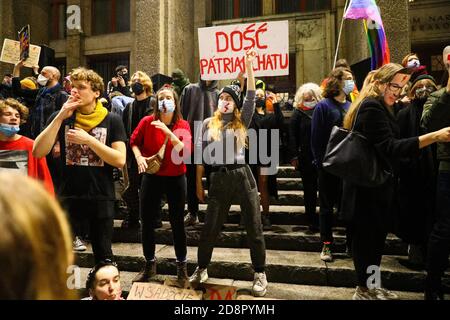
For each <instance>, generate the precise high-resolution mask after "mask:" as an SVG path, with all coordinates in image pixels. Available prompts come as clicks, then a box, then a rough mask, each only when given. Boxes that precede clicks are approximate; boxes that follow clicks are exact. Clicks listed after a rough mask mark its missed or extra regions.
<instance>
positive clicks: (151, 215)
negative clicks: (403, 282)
mask: <svg viewBox="0 0 450 320" xmlns="http://www.w3.org/2000/svg"><path fill="white" fill-rule="evenodd" d="M449 55H450V47H446V48H445V49H444V58H446V57H447V56H449ZM255 57H256V52H255V51H254V50H249V51H248V52H247V53H246V57H245V62H246V71H247V72H246V73H247V75H246V78H245V77H244V74H240V75H239V77H238V79H237V80H235V81H233V82H232V83H231V84H230V85H226V86H224V87H223V88H222V89H221V90H219V88H218V82H217V81H204V80H202V79H199V81H198V82H197V83H190V81H189V79H188V78H187V77H186V75H185V74H184V72H183V71H181V70H179V69H176V70H174V72H173V74H172V78H173V83H172V84H168V85H164V86H163V87H161V88H158V90H157V92H156V93H155V91H154V88H153V83H152V81H151V79H150V77H149V76H148V75H147V74H146V73H145V72H143V71H136V72H135V73H134V74H132V75H131V77H130V76H129V75H130V73H129V70H128V68H127V67H126V66H123V65H121V66H118V67H117V68H116V69H115V74H114V77H113V78H112V79H111V80H110V81H109V82H108V84H107V86H106V88H105V83H104V81H103V79H102V78H101V77H100V76H99V75H98V74H97V73H96V72H95V71H93V70H88V69H86V68H82V67H80V68H77V69H74V70H72V72H71V73H70V74H69V75H66V76H63V75H61V73H60V71H59V70H58V69H57V68H55V67H52V66H44V68H42V69H41V70H39V68H38V67H35V68H33V73H34V77H27V78H24V79H21V78H20V71H21V69H22V67H23V62H22V61H20V62H19V63H17V64H16V65H15V67H14V70H13V73H12V74H7V75H5V77H4V79H3V82H2V84H1V91H0V159H1V163H2V167H1V169H2V171H3V170H14V171H17V172H19V173H21V172H23V173H24V174H25V175H28V176H29V177H31V178H33V179H35V180H39V181H41V182H42V185H43V186H44V187H45V189H46V190H47V191H48V192H47V196H48V197H50V198H51V197H53V198H56V199H57V200H58V201H59V203H60V204H61V206H62V208H64V209H65V211H66V212H67V219H68V221H70V225H71V230H72V241H73V246H72V248H73V249H74V250H76V251H84V250H86V245H85V243H84V240H86V238H87V237H88V238H89V241H90V242H91V244H92V250H93V254H94V258H95V263H96V266H95V267H94V269H92V270H91V273H90V274H89V276H88V281H87V289H88V290H89V294H90V299H94V300H96V299H99V300H100V299H121V294H122V293H121V289H120V273H119V270H118V269H117V266H116V265H115V263H114V254H113V251H112V236H113V225H114V217H115V215H116V211H117V197H116V190H115V188H116V186H115V177H116V176H117V174H118V173H120V174H121V176H122V177H123V178H122V179H123V182H124V184H125V186H126V187H125V188H124V190H123V191H124V192H123V195H122V197H123V199H124V201H125V203H126V207H127V215H126V217H125V219H124V221H123V223H122V228H128V229H130V230H135V231H136V232H138V230H139V229H141V230H142V247H143V254H144V257H145V261H146V263H145V266H144V268H143V270H142V271H141V272H140V273H139V274H138V275H137V276H136V278H135V279H134V280H133V281H138V282H142V281H144V282H146V281H150V280H151V279H152V278H153V277H154V276H155V275H156V274H157V257H156V254H155V243H156V241H155V230H156V229H157V228H159V227H161V225H162V222H161V215H162V206H163V205H164V202H167V204H168V212H169V221H170V225H171V230H172V235H173V242H174V250H175V256H176V262H177V275H178V280H180V281H190V282H191V284H193V285H196V284H199V283H202V282H205V281H207V279H208V273H207V267H208V265H209V263H210V261H211V259H212V252H213V249H214V246H215V245H216V241H217V239H218V236H219V234H220V232H221V230H222V228H223V225H224V224H225V222H226V219H227V216H228V214H229V211H230V207H231V204H233V203H234V202H235V201H236V202H237V203H238V204H239V205H240V206H241V222H240V228H242V229H245V230H246V232H247V237H248V240H249V241H248V243H249V247H250V255H251V261H252V265H253V269H254V282H253V287H252V289H253V294H254V295H255V296H264V295H265V294H266V292H267V287H268V281H267V276H266V273H265V264H266V247H265V241H264V233H263V230H270V229H271V228H272V224H271V221H270V199H271V197H275V198H276V197H277V175H276V173H275V174H273V173H270V174H268V173H267V170H266V169H267V168H268V167H269V166H270V164H267V163H266V162H265V161H264V160H265V159H263V158H262V157H261V155H260V153H261V152H259V151H258V148H259V147H261V145H262V144H261V139H263V136H262V135H261V132H262V130H264V131H268V132H269V133H268V134H267V135H264V137H268V138H267V139H266V140H265V141H263V142H262V143H263V144H264V143H266V146H267V148H268V153H267V155H268V156H269V158H270V156H271V155H272V154H275V150H272V148H271V146H272V145H273V143H272V142H273V141H270V139H271V138H273V137H278V139H280V138H279V136H278V135H272V134H271V133H270V132H272V131H273V132H275V131H279V130H282V128H283V121H284V116H283V113H282V111H281V107H280V99H279V97H278V95H276V94H275V93H273V92H271V91H269V90H268V89H267V88H266V84H265V83H264V82H263V81H261V80H258V79H255V77H254V75H253V67H252V66H253V62H254V59H255ZM444 61H445V60H444ZM444 63H445V62H444ZM446 68H447V73H446V76H447V79H444V80H443V82H442V83H438V82H437V81H436V80H435V79H434V78H433V77H432V76H431V75H429V74H428V72H427V68H426V67H425V66H422V65H421V64H420V60H419V57H418V56H417V54H413V53H411V54H409V55H407V56H406V57H405V58H404V59H403V61H402V64H395V63H390V64H386V65H384V66H383V67H381V68H380V69H378V70H374V71H371V72H370V73H369V74H368V75H367V78H366V80H365V81H364V84H363V86H362V87H361V88H360V90H358V88H357V86H356V83H355V76H354V74H353V72H352V70H351V69H350V67H349V65H348V64H347V63H346V61H345V60H340V61H338V64H337V65H336V67H335V69H333V70H332V71H331V72H330V74H329V75H328V77H327V78H326V79H325V80H323V81H322V83H321V84H320V86H319V85H318V84H315V83H306V84H303V85H302V86H300V88H299V89H298V90H297V92H296V94H295V99H294V102H293V104H294V106H293V107H294V111H293V113H292V116H291V119H290V123H289V130H288V135H289V143H288V150H289V152H288V154H289V159H288V160H289V162H290V163H291V164H292V165H293V166H294V167H295V169H296V170H298V171H299V172H300V175H301V178H302V183H303V190H304V206H305V213H306V216H307V220H308V227H309V232H318V231H320V239H321V243H322V250H321V253H320V259H321V260H323V261H326V262H332V261H333V260H334V257H333V252H334V250H335V249H334V243H333V242H334V238H333V229H334V226H335V221H336V215H337V216H338V217H339V218H340V219H342V220H343V221H344V224H345V227H346V236H347V242H346V244H347V255H348V256H349V257H351V258H352V259H353V262H354V267H355V273H356V279H357V287H356V291H355V294H354V296H353V299H356V300H389V299H398V297H397V296H396V294H394V293H392V292H390V291H388V290H386V289H384V288H383V287H377V288H369V287H368V286H367V283H368V277H369V275H368V273H367V270H368V267H370V266H380V265H381V259H382V255H383V249H384V245H385V241H386V237H387V234H388V233H390V232H392V233H395V234H396V235H397V236H398V237H400V238H401V239H402V240H403V241H404V242H406V243H407V244H408V257H409V261H408V267H411V268H425V269H426V271H427V277H426V283H425V298H426V299H433V300H435V299H442V298H443V289H442V285H441V277H442V276H443V273H444V271H445V269H446V267H447V263H448V256H449V253H450V239H449V237H450V235H449V233H450V227H449V212H450V198H449V195H450V151H449V145H450V144H449V143H450V127H449V126H450V111H449V110H450V80H448V75H449V73H450V65H449V64H448V63H447V64H446ZM275 89H276V88H275ZM198 123H199V124H200V125H197V124H198ZM335 126H338V127H343V128H346V129H348V130H355V131H357V132H359V133H360V134H362V135H364V136H365V137H366V139H367V141H368V142H369V143H370V145H372V146H373V147H374V148H375V149H376V152H377V154H378V155H379V157H380V159H382V160H383V163H384V164H385V165H386V167H387V168H389V170H390V171H391V172H392V175H391V177H390V178H389V179H388V180H387V181H386V182H385V183H384V184H383V185H381V186H377V187H371V188H369V187H362V186H360V185H357V184H355V183H352V182H350V181H348V180H347V179H346V177H338V176H335V175H333V174H331V173H330V172H328V171H327V169H326V167H324V166H323V162H324V157H325V155H326V153H327V145H328V141H329V139H330V136H331V134H332V129H333V127H335ZM252 130H253V131H254V132H256V140H255V141H252V143H253V144H254V145H255V147H256V146H258V148H257V149H256V153H257V154H258V156H257V157H256V161H253V162H252V161H251V160H250V159H252V157H251V152H249V136H250V131H252ZM278 142H279V141H276V143H275V145H276V146H277V147H279V143H278ZM228 145H231V146H232V147H233V148H232V149H231V151H230V150H229V148H227V146H228ZM211 150H214V151H213V152H211ZM218 150H219V151H218ZM196 151H199V152H196ZM222 151H223V152H222ZM155 168H156V169H155ZM2 174H3V173H2ZM2 174H0V180H2V179H3V180H5V179H8V178H10V179H14V181H15V183H19V182H20V183H23V184H25V185H27V188H28V182H25V181H22V180H20V179H19V178H17V177H16V176H12V175H11V176H5V177H3V176H2ZM204 176H206V185H207V186H208V196H207V197H206V195H205V190H204V183H203V177H204ZM0 185H2V186H5V184H4V183H3V184H0ZM37 185H38V184H36V183H35V184H30V185H29V188H30V190H32V189H33V188H36V186H37ZM21 189H22V191H23V192H24V193H25V194H26V193H27V192H28V191H26V190H23V189H24V188H23V187H22V188H21ZM33 190H34V189H33ZM4 191H5V193H7V194H9V191H8V190H4ZM41 193H42V192H41ZM0 196H1V199H0V200H2V202H4V203H2V204H1V205H2V206H4V207H6V206H7V207H8V208H9V207H11V208H13V207H14V206H16V205H15V204H14V203H8V201H9V202H11V201H13V199H12V198H10V197H6V196H5V195H4V194H0ZM30 199H33V197H30ZM318 199H319V201H320V206H319V207H320V209H319V212H317V210H316V207H317V200H318ZM36 201H40V200H38V199H37V200H36ZM19 202H20V201H19ZM186 203H187V213H186V214H185V204H186ZM200 203H207V204H208V205H207V210H206V213H205V219H204V224H203V226H202V232H201V237H200V240H199V246H198V252H197V263H198V267H197V268H196V270H195V271H194V273H193V275H192V276H191V277H189V276H188V274H187V237H186V232H189V229H187V227H189V226H194V225H196V224H198V223H199V218H198V214H199V204H200ZM48 206H52V208H51V209H52V212H54V213H55V217H51V216H49V217H47V218H46V219H56V220H58V224H57V225H56V222H55V226H56V227H58V228H59V229H61V231H60V232H61V233H63V235H64V239H63V240H64V241H65V242H67V241H68V240H67V236H68V228H67V226H66V225H64V223H63V222H61V221H60V220H61V212H62V211H61V209H60V208H59V206H58V205H57V204H56V202H54V200H51V201H50V202H49V204H48ZM261 208H262V210H261ZM28 209H29V208H28V207H24V208H21V207H20V206H19V205H17V210H18V211H20V213H18V214H22V215H25V214H27V213H26V210H28ZM44 209H45V208H43V210H44ZM36 210H38V209H36ZM3 211H4V210H3ZM3 211H0V214H4V213H2V212H3ZM336 213H337V214H336ZM11 214H13V213H11ZM28 214H29V213H28ZM16 218H17V219H19V217H15V216H11V217H9V218H8V219H7V220H5V221H10V220H11V221H13V220H14V219H16ZM5 221H3V220H2V221H0V223H5ZM39 223H43V222H42V221H40V222H39ZM23 227H24V228H25V227H26V226H23ZM37 227H39V226H35V228H37ZM6 229H7V228H5V230H6ZM87 235H88V236H87ZM13 236H14V235H13ZM30 237H31V236H30ZM17 239H18V238H17ZM24 241H26V239H20V241H19V240H17V244H12V247H18V246H19V245H20V244H21V243H23V242H24ZM30 241H31V240H30ZM23 245H25V244H23ZM64 246H65V247H64ZM64 246H63V247H61V248H60V249H61V250H66V251H67V243H64ZM55 248H56V245H55ZM4 255H7V252H3V251H1V252H0V257H1V258H2V259H3V256H4ZM19 258H20V257H16V258H15V259H16V260H17V259H19ZM63 258H64V257H63V256H62V257H60V259H59V260H58V261H61V263H62V261H63V260H64V259H63ZM318 258H319V257H318ZM42 259H47V258H45V257H42ZM71 259H72V257H71V258H70V259H69V260H70V261H71ZM16 260H5V261H10V263H11V264H13V263H15V261H16ZM17 261H19V260H17ZM70 261H67V260H64V261H63V262H64V265H66V264H67V263H68V262H70ZM17 263H19V262H17ZM24 268H25V266H24ZM11 269H14V268H13V267H11ZM55 270H59V268H55ZM14 276H16V275H14ZM5 279H6V278H5ZM5 279H3V278H0V282H1V283H2V284H4V285H5V286H6V287H8V286H9V283H8V282H7V279H6V280H5ZM30 281H31V280H30ZM22 282H23V281H22V280H21V282H20V283H22ZM25 285H30V284H29V283H24V286H25ZM8 288H9V287H8ZM24 288H25V287H24ZM44 288H45V287H44ZM24 290H25V289H24ZM61 292H64V290H62V291H61ZM6 294H7V295H6V296H5V297H12V298H14V297H18V298H20V297H25V298H27V297H28V298H46V297H50V298H51V297H53V296H54V294H55V293H53V292H51V291H48V292H45V290H44V291H42V292H33V291H32V290H31V291H29V295H28V296H23V295H22V296H21V295H20V294H19V293H17V292H15V291H13V290H12V288H11V290H10V293H6ZM8 294H9V296H8ZM69 296H70V294H69V293H67V294H66V295H65V296H61V297H62V298H67V297H69Z"/></svg>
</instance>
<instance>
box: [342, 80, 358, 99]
mask: <svg viewBox="0 0 450 320" xmlns="http://www.w3.org/2000/svg"><path fill="white" fill-rule="evenodd" d="M344 83H345V84H344V89H343V91H344V93H345V95H347V96H348V95H349V94H350V93H352V92H353V89H354V88H355V81H353V80H345V82H344Z"/></svg>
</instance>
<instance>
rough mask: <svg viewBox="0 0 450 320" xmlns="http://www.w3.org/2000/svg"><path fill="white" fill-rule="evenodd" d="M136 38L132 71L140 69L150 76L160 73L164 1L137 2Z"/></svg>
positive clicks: (139, 0)
mask: <svg viewBox="0 0 450 320" xmlns="http://www.w3.org/2000/svg"><path fill="white" fill-rule="evenodd" d="M135 1H136V3H135V8H136V10H135V12H136V17H135V36H134V50H132V52H133V53H132V57H131V65H132V66H131V69H132V70H137V69H140V70H142V71H145V72H146V73H148V74H149V75H150V76H152V75H153V74H156V73H159V72H160V66H161V61H162V60H163V57H162V53H163V52H161V50H160V49H161V47H163V46H164V41H163V39H162V37H163V36H164V33H161V28H163V26H161V24H162V19H161V7H162V6H164V2H166V1H167V0H164V1H159V0H135Z"/></svg>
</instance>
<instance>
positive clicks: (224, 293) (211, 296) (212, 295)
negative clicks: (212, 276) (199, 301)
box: [202, 283, 238, 300]
mask: <svg viewBox="0 0 450 320" xmlns="http://www.w3.org/2000/svg"><path fill="white" fill-rule="evenodd" d="M202 287H203V288H204V289H205V290H206V292H205V293H204V294H203V300H236V298H237V289H238V288H237V287H234V286H225V285H220V284H214V283H202Z"/></svg>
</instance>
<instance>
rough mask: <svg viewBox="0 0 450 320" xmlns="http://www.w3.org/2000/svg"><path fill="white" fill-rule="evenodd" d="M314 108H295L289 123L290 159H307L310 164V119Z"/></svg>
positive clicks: (311, 156)
mask: <svg viewBox="0 0 450 320" xmlns="http://www.w3.org/2000/svg"><path fill="white" fill-rule="evenodd" d="M313 113H314V109H312V110H305V111H304V110H299V109H295V110H294V113H293V114H292V116H291V121H290V123H289V157H290V160H291V161H292V160H295V159H298V160H300V159H304V160H306V161H308V160H309V162H310V164H311V165H312V161H313V154H312V150H311V121H312V115H313Z"/></svg>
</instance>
